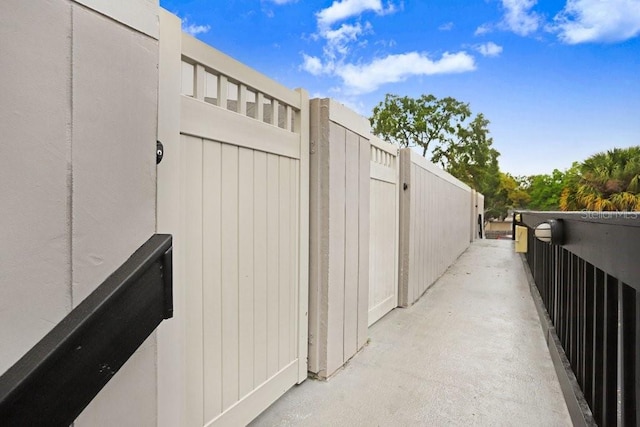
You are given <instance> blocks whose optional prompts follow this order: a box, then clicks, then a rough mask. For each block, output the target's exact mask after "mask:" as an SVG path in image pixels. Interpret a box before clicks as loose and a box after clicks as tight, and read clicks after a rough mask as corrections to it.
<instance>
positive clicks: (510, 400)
mask: <svg viewBox="0 0 640 427" xmlns="http://www.w3.org/2000/svg"><path fill="white" fill-rule="evenodd" d="M369 332H370V337H371V340H370V344H369V345H368V346H367V347H365V348H364V349H363V350H362V351H361V352H360V353H359V354H357V355H356V356H355V357H354V358H353V359H352V360H351V361H350V362H349V364H347V366H346V367H345V368H344V369H343V370H342V371H340V372H338V373H337V374H336V375H335V376H334V377H333V378H331V379H330V380H329V381H326V382H321V381H313V380H307V381H305V382H304V383H302V384H301V385H299V386H296V387H294V388H293V389H291V390H290V391H289V392H288V393H286V394H285V395H284V396H283V397H282V398H280V400H278V401H277V402H276V403H275V404H274V405H272V406H271V407H270V408H269V409H267V411H265V412H264V413H263V414H262V415H261V416H260V417H259V418H257V419H256V420H255V421H254V422H253V423H252V425H255V426H441V425H459V426H468V425H481V426H545V427H546V426H570V425H571V421H570V419H569V413H568V412H567V408H566V405H565V402H564V398H563V396H562V393H561V391H560V385H559V384H558V380H557V378H556V374H555V371H554V368H553V364H552V362H551V359H550V357H549V353H548V350H547V346H546V343H545V340H544V338H543V335H542V330H541V329H540V324H539V320H538V315H537V313H536V309H535V306H534V303H533V300H532V298H531V295H530V293H529V288H528V285H527V280H526V277H525V273H524V270H523V266H522V262H521V261H520V259H519V258H518V256H517V255H516V254H515V253H514V252H513V246H512V242H511V241H500V240H482V241H478V242H476V243H474V244H473V245H472V246H471V247H470V248H469V249H468V250H467V252H465V253H464V254H463V255H462V256H461V257H460V258H459V259H458V261H457V262H456V263H455V264H454V265H453V266H452V267H451V268H450V269H449V270H448V271H447V272H446V273H445V274H444V276H442V277H441V278H440V280H438V282H437V283H436V284H435V285H434V286H432V287H431V288H430V289H429V290H428V291H427V292H426V293H425V294H424V295H423V296H422V298H421V299H420V300H419V301H418V302H417V303H416V304H415V305H414V306H412V307H410V308H408V309H395V310H393V311H392V312H391V313H389V314H387V315H386V316H385V317H384V318H382V319H381V320H380V321H378V322H377V323H376V324H375V325H373V326H372V327H371V328H370V329H369Z"/></svg>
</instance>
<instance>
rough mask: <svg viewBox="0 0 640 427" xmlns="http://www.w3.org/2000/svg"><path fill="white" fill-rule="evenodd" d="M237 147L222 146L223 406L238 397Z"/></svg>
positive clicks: (224, 408) (228, 404) (225, 407)
mask: <svg viewBox="0 0 640 427" xmlns="http://www.w3.org/2000/svg"><path fill="white" fill-rule="evenodd" d="M238 198H239V195H238V147H234V146H232V145H223V146H222V224H223V225H224V226H223V227H222V233H221V237H222V239H221V243H222V347H223V348H224V349H225V351H224V352H223V353H222V408H223V410H226V409H228V408H229V407H230V406H231V405H233V404H234V403H235V402H237V401H238V399H239V383H238V378H239V353H238V345H239V336H238V332H239V319H238V310H239V306H238V305H239V300H238V227H239V224H238Z"/></svg>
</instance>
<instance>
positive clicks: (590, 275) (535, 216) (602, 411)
mask: <svg viewBox="0 0 640 427" xmlns="http://www.w3.org/2000/svg"><path fill="white" fill-rule="evenodd" d="M549 220H556V221H558V222H559V223H560V224H561V228H562V230H561V231H562V241H561V242H560V243H561V244H550V243H545V242H543V241H541V240H539V239H537V238H536V237H535V231H534V230H535V228H536V227H537V226H538V225H539V224H541V223H543V222H548V221H549ZM517 225H521V226H526V227H527V228H528V230H527V233H528V237H527V254H526V260H527V263H528V264H529V267H530V270H531V273H532V275H533V278H534V281H535V284H536V287H537V289H538V291H539V293H540V296H541V298H542V300H543V302H544V305H545V307H546V310H547V313H548V315H549V317H550V319H551V322H552V323H553V326H554V328H555V333H556V334H557V337H558V338H559V341H560V343H561V345H562V347H563V350H564V353H565V354H566V357H567V360H568V361H569V364H570V366H571V370H572V371H573V373H574V375H575V378H576V380H577V382H578V384H579V386H580V388H581V389H582V392H583V394H584V398H585V400H586V402H587V403H588V405H589V407H590V409H591V411H592V413H593V418H594V420H595V422H596V423H597V424H598V425H601V426H613V425H625V426H626V425H634V426H635V425H637V423H638V421H640V417H639V414H638V410H639V409H640V405H639V403H640V402H639V401H638V398H639V397H640V394H639V390H638V387H639V386H640V381H639V375H638V374H639V373H638V366H640V363H639V362H640V361H639V359H638V358H639V356H640V352H639V351H638V348H637V347H638V345H639V344H640V339H639V335H638V334H639V333H640V328H639V327H638V326H639V325H640V317H639V316H640V307H639V305H638V304H639V303H640V298H638V289H640V262H638V255H639V254H640V251H639V250H640V213H634V212H626V213H625V212H573V213H566V212H520V220H519V221H518V224H517Z"/></svg>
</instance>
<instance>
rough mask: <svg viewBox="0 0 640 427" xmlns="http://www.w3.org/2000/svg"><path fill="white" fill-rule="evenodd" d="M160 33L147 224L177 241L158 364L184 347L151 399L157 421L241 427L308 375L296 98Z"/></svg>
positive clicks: (302, 161)
mask: <svg viewBox="0 0 640 427" xmlns="http://www.w3.org/2000/svg"><path fill="white" fill-rule="evenodd" d="M167 15H168V14H166V13H165V14H163V16H162V22H161V25H168V24H167V22H168V21H173V22H170V24H171V25H173V26H174V27H175V25H176V22H175V20H172V19H171V18H168V17H167ZM172 31H173V33H174V35H175V33H176V32H177V33H178V36H177V37H180V40H181V42H180V43H174V42H172V41H168V42H167V43H166V45H163V41H162V35H164V34H165V33H167V32H171V31H166V30H163V29H162V28H161V52H164V56H163V57H161V67H165V68H167V69H170V70H174V71H173V74H172V77H171V78H172V79H173V80H172V81H173V86H172V87H171V88H169V87H168V83H167V82H163V81H161V94H163V93H164V94H165V96H164V97H162V96H161V106H160V110H161V114H162V111H163V109H167V110H175V111H176V112H178V113H179V117H180V119H179V121H177V123H174V124H173V125H172V126H173V127H172V129H170V131H169V129H165V127H164V126H163V125H162V124H160V125H159V129H162V132H160V131H159V137H160V139H161V140H162V141H163V143H164V144H165V157H167V158H168V159H165V160H169V161H168V162H167V164H166V165H165V164H164V161H165V160H163V163H162V164H161V165H160V166H159V169H163V166H166V167H168V168H170V169H171V170H170V171H166V172H164V173H160V172H159V179H158V187H159V190H158V193H159V195H158V205H159V206H158V222H159V228H163V229H164V230H166V231H169V232H171V233H173V234H174V240H175V242H176V253H177V254H178V256H176V258H175V259H174V266H175V267H174V271H175V273H174V277H175V282H174V283H175V285H174V287H175V290H176V293H177V295H176V298H175V303H176V308H175V312H176V317H177V319H176V320H177V321H179V322H181V324H182V325H183V327H182V328H177V329H176V330H174V331H173V332H172V333H173V336H167V337H166V338H167V339H166V340H163V339H161V345H160V350H159V352H160V354H159V360H160V362H159V363H160V364H162V359H163V357H165V356H166V354H168V353H169V352H171V351H173V350H170V349H168V347H169V346H170V345H171V342H173V343H174V345H175V343H179V342H183V343H184V348H183V349H182V352H183V354H182V355H181V354H175V352H174V354H173V362H171V363H170V362H167V364H166V366H161V367H160V369H162V368H163V367H165V368H167V369H169V370H174V371H175V370H177V371H178V372H174V373H169V375H173V377H175V378H178V379H179V378H180V377H184V380H183V381H182V384H183V387H184V389H183V390H177V391H175V392H172V391H170V390H167V389H166V388H165V389H163V388H161V389H160V390H159V394H160V406H161V407H164V406H165V405H166V406H169V407H171V406H174V407H175V409H174V410H173V411H170V410H167V412H177V413H178V415H175V414H169V415H171V417H170V418H168V419H170V421H166V425H171V424H172V423H176V422H177V424H174V425H188V426H192V425H193V426H196V425H197V426H201V425H244V424H247V423H248V422H250V421H251V420H252V419H253V418H254V417H255V416H257V415H258V414H259V413H260V412H261V411H263V410H264V409H265V408H266V407H267V406H268V405H270V404H271V403H272V402H274V401H275V400H276V399H278V398H279V397H280V396H281V395H282V394H283V393H284V392H285V391H286V390H287V389H288V388H289V387H291V386H292V385H294V384H295V383H297V382H300V381H303V380H304V379H305V378H306V376H307V361H306V359H307V326H308V321H307V305H308V205H309V201H308V188H309V170H308V164H309V161H308V152H309V148H308V127H309V125H308V96H307V95H306V93H305V92H304V91H292V90H289V89H287V88H284V87H283V86H280V85H279V84H277V83H276V82H274V81H272V80H270V79H268V78H266V77H265V76H262V75H261V74H259V73H257V72H256V71H254V70H252V69H250V68H248V67H246V66H244V65H242V64H240V63H238V62H237V61H235V60H233V59H231V58H229V57H227V56H225V55H223V54H222V53H220V52H218V51H216V50H215V49H213V48H211V47H209V46H207V45H205V44H203V43H201V42H199V41H197V40H196V39H194V38H192V37H190V36H187V35H185V34H182V35H180V34H179V26H178V27H177V30H176V29H175V28H174V29H173V30H172ZM168 45H171V46H168ZM163 46H166V47H163ZM173 89H178V90H177V92H176V93H175V96H174V94H173ZM163 103H165V104H166V105H163ZM174 104H177V107H176V106H175V105H174ZM160 120H161V121H162V117H161V118H160ZM172 156H175V157H179V161H177V162H176V161H175V159H171V157H172ZM181 334H183V335H184V336H183V337H181V336H180V335H181ZM163 343H166V344H163ZM163 352H164V353H163ZM167 358H168V359H169V357H167ZM176 361H178V363H176ZM165 375H166V374H165ZM180 405H182V406H180ZM162 411H163V409H161V412H162ZM181 412H182V415H180V413H181ZM159 423H160V424H163V423H165V421H164V420H163V417H162V414H160V415H159Z"/></svg>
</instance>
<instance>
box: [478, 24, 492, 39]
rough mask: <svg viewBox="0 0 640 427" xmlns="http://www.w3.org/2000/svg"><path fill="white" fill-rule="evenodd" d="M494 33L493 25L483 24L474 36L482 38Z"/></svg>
mask: <svg viewBox="0 0 640 427" xmlns="http://www.w3.org/2000/svg"><path fill="white" fill-rule="evenodd" d="M492 31H493V26H492V25H491V24H482V25H480V26H479V27H478V28H476V31H475V32H474V33H473V34H474V35H476V36H481V35H483V34H487V33H490V32H492Z"/></svg>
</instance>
